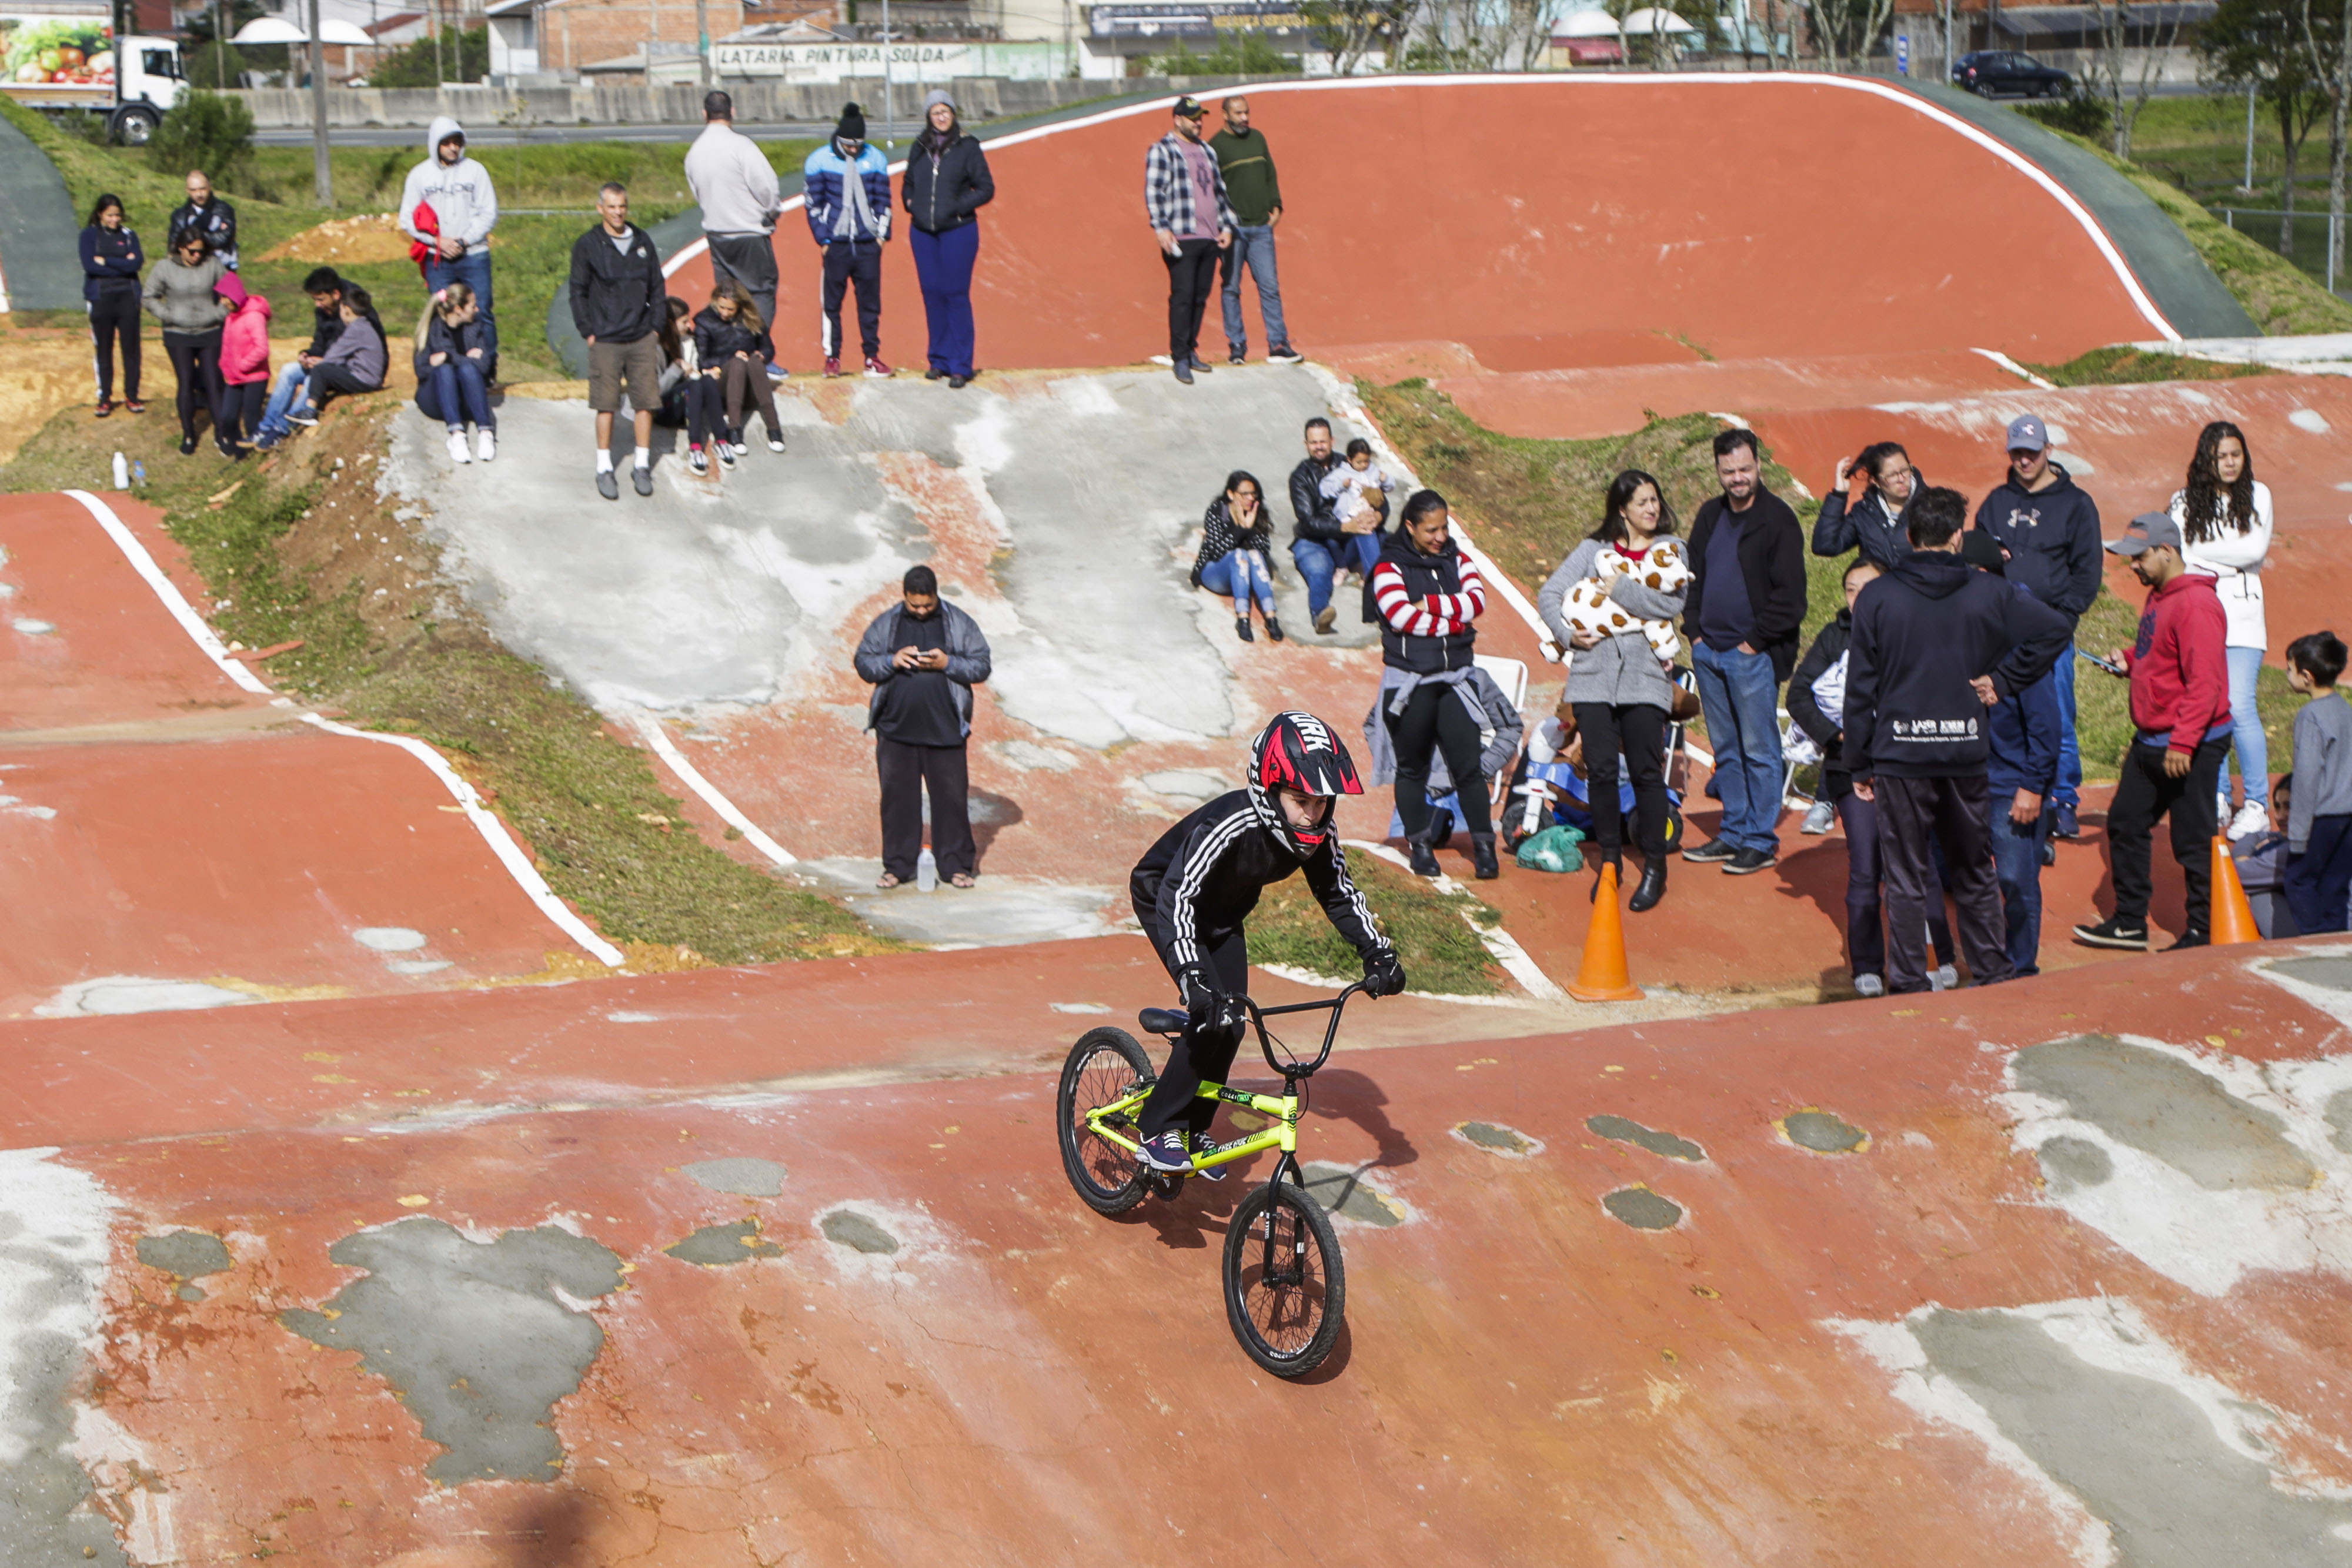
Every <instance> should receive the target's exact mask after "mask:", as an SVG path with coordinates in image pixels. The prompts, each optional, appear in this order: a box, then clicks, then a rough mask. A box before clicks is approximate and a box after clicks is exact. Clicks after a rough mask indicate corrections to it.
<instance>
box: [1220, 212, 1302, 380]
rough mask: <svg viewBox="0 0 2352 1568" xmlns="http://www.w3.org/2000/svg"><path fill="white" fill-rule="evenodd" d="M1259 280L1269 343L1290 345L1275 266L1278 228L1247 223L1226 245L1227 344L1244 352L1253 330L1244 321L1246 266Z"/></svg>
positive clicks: (1280, 346)
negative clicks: (1243, 270)
mask: <svg viewBox="0 0 2352 1568" xmlns="http://www.w3.org/2000/svg"><path fill="white" fill-rule="evenodd" d="M1244 266H1246V267H1248V268H1249V269H1250V276H1251V277H1255V278H1256V279H1257V311H1258V314H1259V315H1261V316H1263V317H1265V342H1266V347H1268V348H1270V349H1286V348H1288V347H1290V333H1289V331H1288V329H1286V328H1285V327H1284V326H1283V323H1282V279H1281V277H1279V276H1277V275H1276V272H1275V269H1274V229H1273V226H1272V225H1265V224H1261V225H1258V226H1257V227H1255V228H1252V227H1250V226H1249V225H1246V224H1244V225H1242V226H1241V227H1239V228H1237V229H1235V230H1234V243H1233V244H1232V245H1230V246H1226V247H1225V347H1227V348H1229V349H1231V350H1233V351H1234V353H1236V354H1238V353H1240V352H1241V351H1242V350H1244V349H1245V348H1247V347H1248V346H1249V329H1248V327H1246V326H1245V325H1244V324H1243V322H1242V268H1243V267H1244Z"/></svg>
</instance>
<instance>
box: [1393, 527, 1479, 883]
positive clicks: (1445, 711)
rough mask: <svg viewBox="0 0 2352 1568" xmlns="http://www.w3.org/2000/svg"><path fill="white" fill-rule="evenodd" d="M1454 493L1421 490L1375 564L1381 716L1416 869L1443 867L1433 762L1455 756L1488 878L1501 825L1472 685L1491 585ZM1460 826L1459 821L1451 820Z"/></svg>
mask: <svg viewBox="0 0 2352 1568" xmlns="http://www.w3.org/2000/svg"><path fill="white" fill-rule="evenodd" d="M1452 521H1453V519H1452V517H1450V515H1449V514H1448V513H1447V510H1446V506H1445V497H1443V496H1441V495H1439V494H1438V493H1437V492H1436V491H1434V490H1421V491H1416V492H1415V493H1414V495H1413V497H1412V499H1411V500H1409V501H1407V502H1406V503H1405V504H1404V523H1403V526H1402V527H1401V528H1398V529H1397V531H1396V532H1395V533H1393V534H1391V536H1389V541H1388V544H1387V545H1386V547H1385V548H1383V549H1381V559H1380V563H1379V564H1378V565H1376V566H1374V567H1373V568H1372V580H1371V594H1372V604H1373V607H1374V609H1375V610H1376V611H1377V612H1378V613H1379V615H1380V620H1381V655H1382V659H1383V662H1384V663H1385V664H1386V665H1387V668H1386V669H1385V670H1384V671H1382V673H1381V716H1382V719H1383V721H1384V722H1385V723H1386V724H1387V725H1388V728H1389V735H1390V737H1391V740H1392V741H1393V742H1394V743H1395V746H1396V809H1397V815H1398V817H1399V818H1400V819H1401V820H1402V821H1403V823H1404V836H1405V844H1406V848H1407V849H1408V850H1409V851H1410V852H1411V854H1412V869H1413V870H1414V871H1415V872H1417V873H1420V874H1421V875H1423V876H1435V875H1436V874H1437V856H1436V855H1435V853H1433V852H1432V850H1431V849H1430V841H1431V840H1432V839H1433V838H1434V837H1435V834H1433V832H1432V831H1431V829H1432V826H1433V822H1432V819H1433V817H1434V816H1435V811H1434V810H1433V808H1432V807H1431V805H1430V803H1429V764H1430V758H1432V756H1433V755H1434V754H1435V753H1436V752H1438V751H1440V750H1443V751H1444V754H1445V768H1446V771H1447V772H1448V773H1449V774H1451V775H1452V776H1453V779H1454V785H1455V790H1454V798H1455V799H1456V800H1459V801H1460V802H1461V806H1462V814H1463V817H1464V819H1465V821H1467V822H1468V824H1469V828H1470V855H1471V859H1472V861H1473V862H1474V863H1475V867H1476V872H1477V874H1478V876H1479V877H1480V878H1481V879H1482V880H1483V879H1490V878H1493V877H1496V876H1499V875H1500V874H1502V873H1501V871H1500V869H1499V867H1498V866H1497V865H1496V860H1495V823H1494V818H1493V816H1492V815H1491V814H1490V812H1489V811H1488V810H1487V803H1486V785H1485V782H1484V780H1485V777H1486V776H1485V774H1484V773H1483V772H1481V771H1480V768H1479V753H1480V752H1481V751H1482V750H1483V749H1484V741H1483V739H1482V737H1481V736H1480V734H1479V727H1480V721H1481V718H1482V717H1483V715H1482V714H1481V712H1480V710H1479V707H1478V699H1477V696H1476V695H1475V692H1474V691H1473V689H1472V688H1471V686H1470V685H1469V680H1470V674H1471V670H1472V668H1473V665H1472V663H1471V650H1472V649H1473V648H1474V647H1475V644H1476V643H1477V641H1478V633H1477V632H1476V631H1475V626H1474V623H1475V622H1476V621H1477V619H1478V617H1479V616H1481V615H1483V614H1485V613H1486V583H1485V582H1484V581H1483V580H1480V578H1479V576H1478V569H1477V568H1476V567H1475V566H1473V565H1472V564H1471V563H1470V558H1469V557H1468V556H1466V555H1465V554H1464V553H1463V552H1462V550H1461V548H1460V547H1459V546H1457V545H1456V544H1455V543H1454V536H1453V532H1452V528H1451V524H1452ZM1449 825H1450V824H1449Z"/></svg>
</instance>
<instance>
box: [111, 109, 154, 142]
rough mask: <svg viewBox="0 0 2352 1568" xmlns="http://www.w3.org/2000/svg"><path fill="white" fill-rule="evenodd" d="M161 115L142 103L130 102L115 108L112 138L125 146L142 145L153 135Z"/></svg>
mask: <svg viewBox="0 0 2352 1568" xmlns="http://www.w3.org/2000/svg"><path fill="white" fill-rule="evenodd" d="M162 123H163V117H162V116H161V115H159V114H157V113H156V112H155V111H154V110H152V109H150V108H148V107H147V106H146V105H144V104H132V105H131V106H129V107H127V108H124V109H120V110H115V114H114V139H115V140H116V141H120V142H121V143H122V145H124V146H125V147H144V146H146V145H147V143H148V141H149V139H151V138H152V137H153V136H154V134H155V127H156V126H158V125H160V124H162Z"/></svg>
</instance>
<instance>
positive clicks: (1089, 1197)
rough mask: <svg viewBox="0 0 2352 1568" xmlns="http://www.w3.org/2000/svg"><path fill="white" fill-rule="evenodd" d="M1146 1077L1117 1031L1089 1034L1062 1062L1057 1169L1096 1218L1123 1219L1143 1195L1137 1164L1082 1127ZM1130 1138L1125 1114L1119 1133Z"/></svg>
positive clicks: (1141, 1059)
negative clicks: (1059, 1166)
mask: <svg viewBox="0 0 2352 1568" xmlns="http://www.w3.org/2000/svg"><path fill="white" fill-rule="evenodd" d="M1150 1078H1151V1059H1150V1057H1148V1056H1146V1055H1144V1054H1143V1047H1141V1046H1139V1045H1138V1044H1136V1042H1135V1037H1134V1036H1133V1035H1131V1034H1129V1033H1128V1032H1127V1030H1123V1029H1115V1028H1112V1027H1111V1026H1109V1025H1108V1024H1106V1025H1105V1026H1103V1027H1102V1028H1100V1029H1090V1030H1087V1032H1086V1033H1085V1034H1083V1035H1081V1036H1079V1037H1078V1043H1077V1044H1076V1045H1074V1046H1072V1047H1070V1054H1069V1056H1068V1058H1067V1059H1066V1060H1065V1061H1063V1063H1062V1086H1061V1090H1060V1092H1059V1093H1058V1094H1056V1095H1055V1103H1054V1121H1055V1126H1056V1128H1057V1129H1058V1130H1059V1133H1060V1136H1061V1142H1062V1169H1063V1171H1064V1172H1065V1173H1066V1174H1067V1175H1068V1176H1069V1178H1070V1185H1071V1186H1074V1187H1076V1189H1077V1193H1078V1198H1079V1201H1080V1202H1082V1203H1084V1204H1085V1205H1086V1206H1087V1207H1088V1208H1091V1209H1093V1210H1094V1211H1095V1212H1096V1213H1097V1214H1125V1213H1126V1212H1127V1211H1128V1210H1129V1209H1130V1208H1133V1207H1135V1206H1136V1205H1137V1204H1139V1203H1141V1202H1142V1201H1143V1199H1144V1197H1145V1195H1146V1193H1147V1191H1148V1190H1149V1189H1148V1188H1147V1187H1146V1186H1145V1183H1144V1175H1145V1173H1144V1169H1143V1162H1142V1160H1140V1159H1139V1158H1138V1157H1137V1156H1135V1155H1131V1154H1129V1153H1128V1152H1127V1151H1126V1150H1125V1149H1122V1148H1120V1147H1119V1146H1118V1145H1117V1144H1114V1143H1112V1142H1111V1141H1110V1140H1108V1138H1103V1137H1098V1136H1097V1135H1096V1134H1095V1131H1094V1129H1093V1128H1091V1127H1089V1126H1087V1115H1088V1114H1089V1113H1092V1112H1095V1111H1097V1110H1099V1109H1101V1108H1102V1107H1103V1106H1105V1105H1108V1104H1111V1103H1114V1102H1116V1101H1119V1100H1124V1099H1126V1098H1127V1097H1128V1096H1129V1095H1130V1094H1132V1093H1134V1092H1135V1091H1136V1089H1137V1088H1138V1087H1139V1086H1140V1085H1142V1084H1143V1083H1145V1082H1149V1081H1150ZM1123 1130H1124V1131H1125V1132H1127V1133H1128V1134H1129V1136H1133V1135H1134V1133H1135V1124H1134V1118H1133V1117H1132V1115H1130V1116H1129V1119H1128V1123H1127V1125H1126V1127H1125V1128H1124V1129H1123Z"/></svg>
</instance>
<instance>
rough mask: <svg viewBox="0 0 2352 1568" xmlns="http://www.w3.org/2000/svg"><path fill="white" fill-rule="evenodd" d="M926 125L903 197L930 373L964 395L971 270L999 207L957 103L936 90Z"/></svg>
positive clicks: (911, 155) (911, 157)
mask: <svg viewBox="0 0 2352 1568" xmlns="http://www.w3.org/2000/svg"><path fill="white" fill-rule="evenodd" d="M923 115H924V119H925V120H926V123H925V125H924V126H923V129H922V131H921V132H920V133H919V135H917V136H916V138H915V145H914V147H913V149H912V150H911V151H909V152H908V154H907V175H906V178H905V179H904V180H902V181H900V182H899V185H898V189H899V192H900V193H901V197H902V199H903V200H904V201H905V202H906V204H907V215H908V217H909V218H911V219H912V220H913V226H914V231H915V235H914V238H913V239H912V240H911V241H909V242H908V243H909V244H910V245H912V246H913V247H914V252H915V276H916V277H919V278H920V279H921V280H922V285H923V317H924V319H925V320H926V321H927V322H929V326H930V329H931V348H930V361H931V366H930V369H929V370H927V371H924V372H923V379H924V380H925V381H931V382H935V381H938V380H939V379H940V377H941V376H945V377H946V378H947V382H948V385H950V387H956V388H961V387H962V386H963V385H964V384H965V383H967V382H970V381H971V378H972V373H973V372H972V368H971V266H972V263H973V261H975V260H976V259H977V258H978V257H979V256H980V209H981V208H982V207H984V206H986V205H988V204H989V203H991V202H992V201H994V200H995V199H996V182H995V181H993V180H992V179H990V178H989V173H988V160H987V158H985V157H984V156H982V153H981V151H980V143H979V142H977V141H973V140H972V139H971V137H969V136H966V135H965V134H964V133H963V127H962V126H961V124H960V123H959V122H958V121H957V120H956V111H955V100H954V99H950V98H949V97H948V95H947V92H946V90H945V89H933V90H932V92H931V95H930V97H929V98H927V99H924V100H923Z"/></svg>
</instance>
